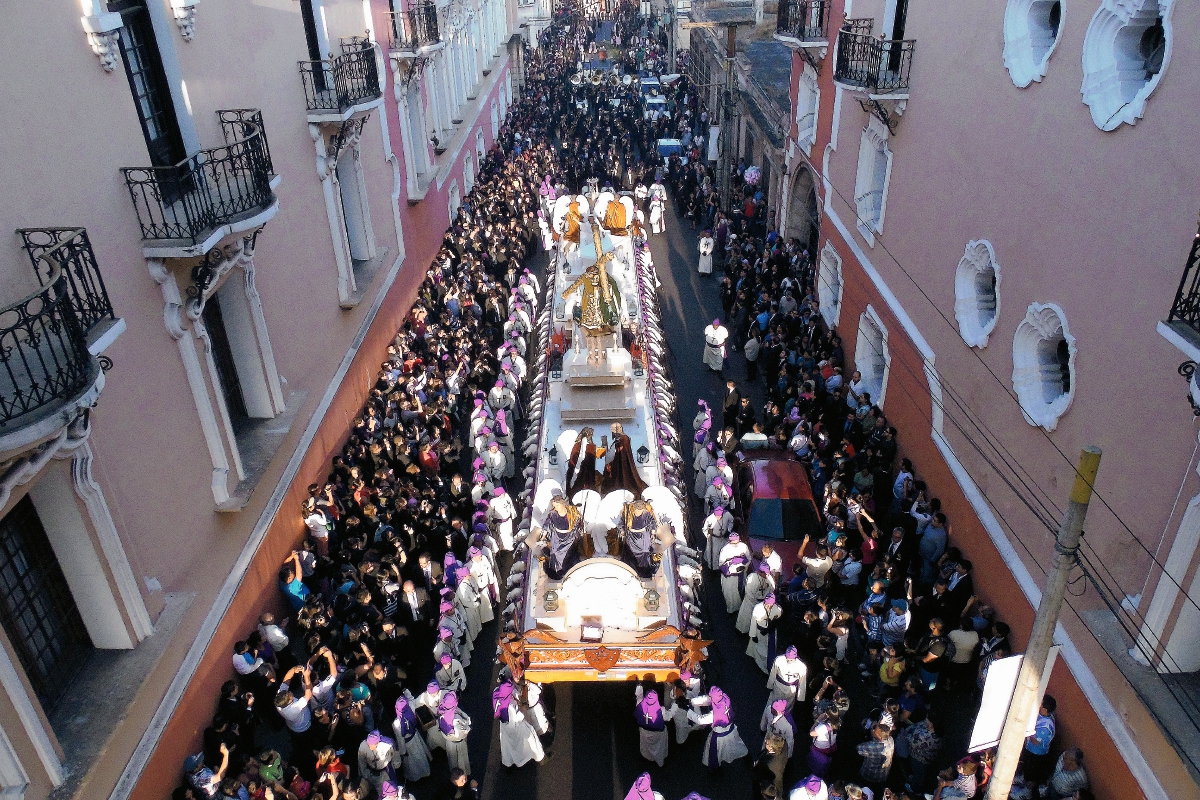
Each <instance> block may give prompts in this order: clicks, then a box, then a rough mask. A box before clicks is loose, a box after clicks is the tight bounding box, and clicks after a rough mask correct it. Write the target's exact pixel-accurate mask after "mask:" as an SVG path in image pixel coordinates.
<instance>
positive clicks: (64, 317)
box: [0, 258, 95, 429]
mask: <svg viewBox="0 0 1200 800" xmlns="http://www.w3.org/2000/svg"><path fill="white" fill-rule="evenodd" d="M44 260H45V261H46V262H52V261H53V259H51V258H45V259H44ZM45 269H46V270H47V272H46V278H45V285H44V286H42V288H40V289H38V290H37V291H36V292H34V293H33V294H31V295H29V296H27V297H26V298H25V299H23V300H21V301H20V302H17V303H14V304H13V305H10V306H7V307H5V308H4V309H0V429H3V428H6V427H7V426H9V425H10V424H11V423H13V422H14V421H15V420H20V418H21V417H24V416H25V415H28V414H32V413H33V412H35V411H38V410H40V409H43V408H46V407H47V406H50V405H52V404H53V403H55V402H56V401H59V400H66V399H69V398H71V397H74V396H76V395H78V394H79V393H80V392H81V391H83V390H84V389H85V388H86V387H87V385H88V383H89V382H90V381H92V380H94V378H95V367H93V364H92V355H91V353H89V352H88V346H87V337H86V335H85V334H84V328H83V325H82V323H81V322H80V320H79V317H78V316H77V315H76V313H75V308H74V306H73V304H72V298H71V291H70V287H69V283H68V280H67V273H66V272H64V271H63V270H62V269H60V268H59V267H58V266H57V265H55V264H53V263H46V264H45ZM38 272H39V278H40V277H41V274H42V267H39V268H38Z"/></svg>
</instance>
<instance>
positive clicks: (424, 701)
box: [413, 689, 446, 750]
mask: <svg viewBox="0 0 1200 800" xmlns="http://www.w3.org/2000/svg"><path fill="white" fill-rule="evenodd" d="M443 694H444V692H443V691H442V690H441V689H438V691H437V693H436V694H430V693H429V692H428V691H424V692H421V693H420V694H419V695H417V699H416V701H415V705H414V706H413V707H414V709H415V708H416V705H422V706H425V707H426V708H428V709H429V711H430V713H432V714H433V715H434V716H435V717H436V716H437V710H438V705H439V704H440V703H441V702H442V695H443ZM424 734H425V741H426V743H427V744H428V746H429V749H430V750H432V749H434V748H440V749H442V750H445V749H446V736H445V734H443V733H442V729H441V728H439V727H438V726H437V725H434V726H433V727H432V728H430V729H429V730H427V731H424Z"/></svg>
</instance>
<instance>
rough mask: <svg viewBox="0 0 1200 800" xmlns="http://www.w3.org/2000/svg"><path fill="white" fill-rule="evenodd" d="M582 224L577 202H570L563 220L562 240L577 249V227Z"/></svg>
mask: <svg viewBox="0 0 1200 800" xmlns="http://www.w3.org/2000/svg"><path fill="white" fill-rule="evenodd" d="M582 222H583V215H582V214H581V213H580V211H579V202H578V201H576V200H572V201H571V205H570V206H568V207H567V216H566V218H565V219H564V231H563V239H564V240H566V241H568V242H570V243H571V244H573V245H575V247H576V248H578V247H579V226H580V225H581V224H582Z"/></svg>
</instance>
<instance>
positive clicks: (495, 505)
mask: <svg viewBox="0 0 1200 800" xmlns="http://www.w3.org/2000/svg"><path fill="white" fill-rule="evenodd" d="M516 516H517V509H516V507H515V506H513V501H512V498H510V497H509V496H508V495H507V494H502V495H500V496H499V497H492V499H491V502H489V503H488V521H489V522H491V523H492V530H493V531H494V532H495V534H496V541H498V542H499V543H500V549H501V550H512V549H513V520H514V519H516Z"/></svg>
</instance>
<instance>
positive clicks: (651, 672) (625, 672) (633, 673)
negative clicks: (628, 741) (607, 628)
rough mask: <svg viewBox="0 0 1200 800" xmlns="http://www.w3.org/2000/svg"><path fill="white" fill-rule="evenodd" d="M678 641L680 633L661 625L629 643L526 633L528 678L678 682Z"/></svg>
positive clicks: (547, 632)
mask: <svg viewBox="0 0 1200 800" xmlns="http://www.w3.org/2000/svg"><path fill="white" fill-rule="evenodd" d="M678 641H679V629H678V628H675V627H674V626H672V625H662V626H661V627H658V628H656V629H655V630H652V631H650V632H649V633H644V634H642V635H640V636H630V637H628V640H625V639H624V638H623V639H622V640H620V641H617V640H614V641H604V642H600V643H597V644H591V645H586V644H583V645H581V644H580V643H579V642H578V641H569V640H568V639H567V638H566V637H565V636H563V634H561V633H559V632H557V631H552V630H545V629H542V628H540V627H539V628H536V629H534V630H531V631H526V632H525V653H526V655H527V656H528V659H529V666H528V667H526V669H525V677H526V678H528V679H529V680H533V681H539V682H544V681H606V680H607V681H635V680H643V679H646V678H649V679H652V680H655V681H673V680H677V679H678V678H679V667H678V666H677V663H676V651H677V650H678Z"/></svg>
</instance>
